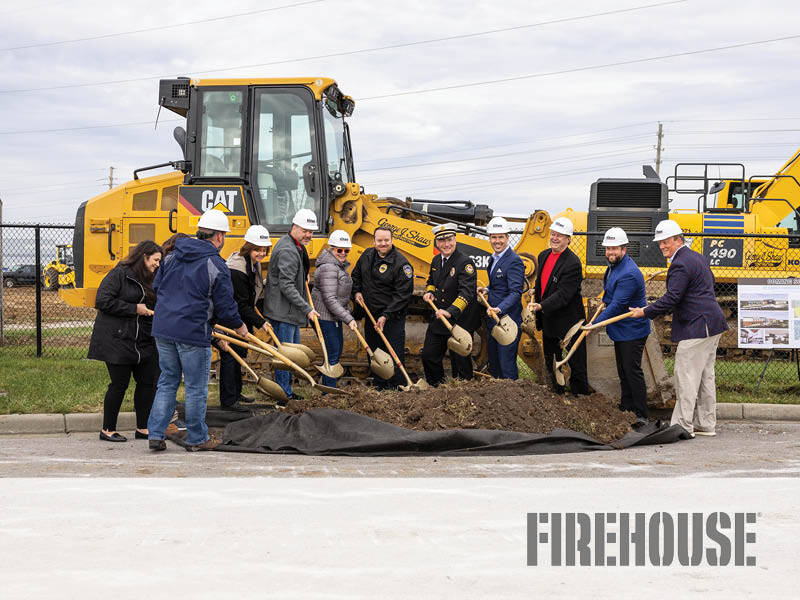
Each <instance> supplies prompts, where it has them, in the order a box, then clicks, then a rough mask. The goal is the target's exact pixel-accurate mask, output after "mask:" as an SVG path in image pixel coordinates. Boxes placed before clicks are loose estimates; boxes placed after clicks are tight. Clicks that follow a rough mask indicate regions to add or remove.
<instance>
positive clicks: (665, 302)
mask: <svg viewBox="0 0 800 600" xmlns="http://www.w3.org/2000/svg"><path fill="white" fill-rule="evenodd" d="M669 311H672V335H671V339H672V341H673V342H680V341H681V340H690V339H697V338H704V337H710V336H712V335H717V334H718V333H722V332H723V331H725V330H726V329H728V324H727V323H726V322H725V316H724V315H723V314H722V309H721V308H720V307H719V304H718V303H717V298H716V295H715V294H714V274H713V273H712V272H711V267H709V266H708V261H707V260H706V259H705V258H704V257H703V255H702V254H699V253H697V252H695V251H694V250H692V249H691V248H689V247H688V246H681V247H680V248H678V250H677V252H675V254H674V255H673V256H672V262H671V263H670V265H669V270H668V271H667V293H666V294H664V295H663V296H661V298H659V299H658V300H656V301H655V302H654V303H653V304H651V305H650V306H648V307H647V308H645V309H644V316H646V317H647V318H649V319H654V318H655V317H657V316H658V315H663V314H665V313H667V312H669Z"/></svg>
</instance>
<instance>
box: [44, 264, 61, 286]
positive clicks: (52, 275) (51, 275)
mask: <svg viewBox="0 0 800 600" xmlns="http://www.w3.org/2000/svg"><path fill="white" fill-rule="evenodd" d="M44 289H46V290H51V291H55V290H57V289H58V271H56V270H55V269H52V268H51V269H47V271H45V272H44Z"/></svg>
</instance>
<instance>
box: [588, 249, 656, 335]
mask: <svg viewBox="0 0 800 600" xmlns="http://www.w3.org/2000/svg"><path fill="white" fill-rule="evenodd" d="M603 288H604V292H605V293H604V294H603V304H605V305H606V307H605V309H603V311H602V312H601V313H600V314H599V315H597V318H596V319H595V320H594V322H595V323H599V322H600V321H605V320H606V319H610V318H611V317H616V316H617V315H621V314H622V313H626V312H628V309H629V308H630V307H637V308H639V307H642V306H647V296H646V294H645V290H644V276H643V275H642V272H641V271H640V270H639V267H637V266H636V263H635V262H633V259H632V258H631V257H630V256H628V255H627V254H626V255H625V256H623V257H622V260H621V261H619V262H618V263H617V264H616V265H611V266H609V267H608V269H606V273H605V275H604V276H603ZM606 333H608V337H610V338H611V339H612V340H614V341H615V342H628V341H631V340H640V339H642V338H646V337H647V336H648V335H650V321H648V320H647V319H646V318H644V317H642V318H640V319H631V318H628V319H623V320H622V321H617V322H616V323H611V324H610V325H609V326H608V327H606Z"/></svg>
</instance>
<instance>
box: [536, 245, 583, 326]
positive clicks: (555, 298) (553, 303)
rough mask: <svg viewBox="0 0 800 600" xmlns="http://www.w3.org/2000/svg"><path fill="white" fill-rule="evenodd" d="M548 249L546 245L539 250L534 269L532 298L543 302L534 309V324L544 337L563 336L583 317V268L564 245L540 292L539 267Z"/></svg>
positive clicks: (540, 274)
mask: <svg viewBox="0 0 800 600" xmlns="http://www.w3.org/2000/svg"><path fill="white" fill-rule="evenodd" d="M551 252H552V250H551V249H550V248H548V249H547V250H545V251H544V252H542V253H541V254H539V259H538V260H539V262H538V265H539V266H538V268H537V269H536V287H535V288H534V291H533V295H534V302H538V303H539V304H541V305H542V310H539V311H536V328H537V329H539V330H540V331H541V332H542V334H543V335H545V336H547V337H551V338H562V337H564V334H565V333H567V330H568V329H569V328H570V327H572V326H573V325H574V324H575V323H577V322H578V321H580V320H581V319H585V318H586V311H585V310H584V309H583V300H582V299H581V281H583V272H582V268H581V259H579V258H578V256H577V255H576V254H575V253H574V252H573V251H572V250H570V249H569V248H567V249H565V250H564V252H562V253H561V256H559V258H558V260H557V261H556V264H555V266H554V267H553V270H552V272H551V273H550V279H549V280H548V281H547V282H546V283H547V285H546V286H545V291H544V294H542V267H544V263H545V261H546V260H547V257H548V256H550V253H551Z"/></svg>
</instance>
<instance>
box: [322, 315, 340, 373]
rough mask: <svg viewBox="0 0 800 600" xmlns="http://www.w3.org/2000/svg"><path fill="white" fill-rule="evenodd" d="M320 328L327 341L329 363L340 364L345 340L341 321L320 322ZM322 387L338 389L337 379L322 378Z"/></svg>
mask: <svg viewBox="0 0 800 600" xmlns="http://www.w3.org/2000/svg"><path fill="white" fill-rule="evenodd" d="M319 328H320V329H322V339H324V340H325V349H326V350H327V351H328V362H329V363H330V364H332V365H336V364H339V357H340V356H341V355H342V347H343V346H344V338H343V336H342V322H341V321H323V320H322V319H320V320H319ZM322 385H327V386H330V387H336V379H334V378H333V377H328V376H327V375H323V376H322Z"/></svg>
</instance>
